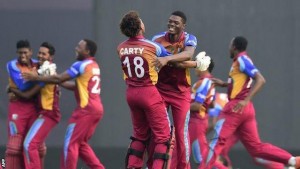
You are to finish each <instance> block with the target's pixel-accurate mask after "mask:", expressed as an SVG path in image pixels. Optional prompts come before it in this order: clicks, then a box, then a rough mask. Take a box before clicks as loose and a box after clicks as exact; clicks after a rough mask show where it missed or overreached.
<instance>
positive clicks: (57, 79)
mask: <svg viewBox="0 0 300 169" xmlns="http://www.w3.org/2000/svg"><path fill="white" fill-rule="evenodd" d="M22 77H23V78H24V79H25V80H28V81H41V82H46V83H54V84H61V83H62V82H65V81H67V80H71V79H72V78H71V76H70V75H69V74H68V73H67V71H65V72H64V73H61V74H57V75H51V76H39V75H37V74H36V73H34V72H26V73H22Z"/></svg>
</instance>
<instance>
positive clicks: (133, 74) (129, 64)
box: [117, 36, 168, 86]
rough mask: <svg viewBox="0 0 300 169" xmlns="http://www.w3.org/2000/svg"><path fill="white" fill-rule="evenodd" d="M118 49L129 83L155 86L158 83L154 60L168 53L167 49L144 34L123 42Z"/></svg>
mask: <svg viewBox="0 0 300 169" xmlns="http://www.w3.org/2000/svg"><path fill="white" fill-rule="evenodd" d="M117 50H118V54H119V57H120V60H121V62H122V69H123V72H124V79H125V80H126V83H127V85H130V86H153V85H155V84H156V83H157V78H158V75H157V72H156V71H155V66H154V64H153V62H154V61H155V59H156V57H157V56H166V55H168V53H167V51H166V49H164V48H163V47H162V46H160V45H158V44H156V43H154V42H152V41H150V40H147V39H145V38H144V37H143V36H136V37H134V38H129V39H128V40H126V41H124V42H123V43H121V44H120V45H119V46H118V49H117Z"/></svg>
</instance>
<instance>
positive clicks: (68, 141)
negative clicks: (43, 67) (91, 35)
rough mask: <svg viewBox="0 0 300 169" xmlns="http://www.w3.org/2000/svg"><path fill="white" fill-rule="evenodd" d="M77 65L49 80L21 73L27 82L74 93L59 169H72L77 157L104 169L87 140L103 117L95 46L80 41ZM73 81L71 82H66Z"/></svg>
mask: <svg viewBox="0 0 300 169" xmlns="http://www.w3.org/2000/svg"><path fill="white" fill-rule="evenodd" d="M75 51H76V54H77V61H76V62H75V63H74V64H73V65H72V66H71V67H70V68H69V69H67V70H66V71H65V72H63V73H61V74H57V75H51V76H38V75H37V74H35V73H32V72H31V73H23V74H22V76H23V78H24V79H26V80H30V81H42V82H46V83H54V84H61V83H63V82H66V81H67V83H65V84H64V85H63V86H64V87H66V88H68V89H70V90H73V91H74V93H75V97H76V100H77V107H76V109H75V110H74V112H73V113H72V116H71V118H70V119H69V124H68V127H67V131H66V135H65V142H64V148H63V156H62V157H61V169H75V168H76V165H77V160H78V156H80V158H81V159H82V160H83V161H84V162H85V163H86V164H87V166H89V167H90V168H95V169H103V168H104V166H103V165H102V164H101V162H100V161H99V159H98V158H97V156H96V154H95V153H94V151H93V149H92V148H91V147H90V145H89V144H88V140H89V139H90V138H91V137H92V135H93V133H94V132H95V129H96V126H97V124H98V123H99V121H100V120H101V119H102V117H103V106H102V102H101V98H100V90H101V89H100V68H99V65H98V64H97V62H96V60H95V57H94V56H95V54H96V51H97V45H96V43H95V42H93V41H91V40H89V39H83V40H81V41H80V42H79V43H78V45H77V46H76V48H75ZM71 79H75V82H74V81H68V80H71Z"/></svg>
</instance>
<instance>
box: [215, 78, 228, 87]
mask: <svg viewBox="0 0 300 169" xmlns="http://www.w3.org/2000/svg"><path fill="white" fill-rule="evenodd" d="M211 80H212V82H213V83H214V84H215V86H219V87H227V86H228V83H227V82H224V81H223V80H221V79H218V78H212V79H211Z"/></svg>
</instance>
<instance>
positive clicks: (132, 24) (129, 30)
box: [120, 11, 141, 37]
mask: <svg viewBox="0 0 300 169" xmlns="http://www.w3.org/2000/svg"><path fill="white" fill-rule="evenodd" d="M120 29H121V32H122V33H123V34H124V35H125V36H127V37H135V36H137V35H138V33H139V31H140V30H141V20H140V17H139V14H138V12H136V11H129V12H128V13H127V14H125V15H124V16H123V18H122V20H121V22H120Z"/></svg>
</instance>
